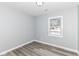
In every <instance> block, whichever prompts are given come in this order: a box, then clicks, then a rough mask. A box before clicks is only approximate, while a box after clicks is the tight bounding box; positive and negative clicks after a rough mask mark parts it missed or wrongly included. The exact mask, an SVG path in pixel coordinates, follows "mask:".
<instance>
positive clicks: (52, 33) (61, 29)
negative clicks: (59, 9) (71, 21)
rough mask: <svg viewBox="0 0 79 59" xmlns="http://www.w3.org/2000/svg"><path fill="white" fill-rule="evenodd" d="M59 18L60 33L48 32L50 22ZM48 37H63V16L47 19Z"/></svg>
mask: <svg viewBox="0 0 79 59" xmlns="http://www.w3.org/2000/svg"><path fill="white" fill-rule="evenodd" d="M56 18H60V21H61V26H60V32H58V33H55V32H51V31H50V20H51V19H56ZM48 36H55V37H63V16H56V17H49V18H48Z"/></svg>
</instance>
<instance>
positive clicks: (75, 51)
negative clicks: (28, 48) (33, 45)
mask: <svg viewBox="0 0 79 59" xmlns="http://www.w3.org/2000/svg"><path fill="white" fill-rule="evenodd" d="M34 41H35V42H39V43H43V44H47V45H50V46H54V47H58V48H61V49H64V50H67V51H71V52H74V53H78V55H79V51H77V50H73V49H70V48H67V47H63V46H59V45H55V44H51V43H47V42H43V41H40V40H34Z"/></svg>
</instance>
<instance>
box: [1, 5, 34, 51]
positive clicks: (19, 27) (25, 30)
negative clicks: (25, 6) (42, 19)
mask: <svg viewBox="0 0 79 59" xmlns="http://www.w3.org/2000/svg"><path fill="white" fill-rule="evenodd" d="M33 24H34V20H33V18H32V17H30V16H27V15H26V14H23V13H22V12H19V11H17V10H16V11H15V10H14V9H11V8H9V7H7V6H4V5H0V52H3V51H5V50H8V49H11V48H13V47H16V46H18V45H21V44H23V43H27V42H29V41H31V40H33V39H34V35H35V34H34V25H33Z"/></svg>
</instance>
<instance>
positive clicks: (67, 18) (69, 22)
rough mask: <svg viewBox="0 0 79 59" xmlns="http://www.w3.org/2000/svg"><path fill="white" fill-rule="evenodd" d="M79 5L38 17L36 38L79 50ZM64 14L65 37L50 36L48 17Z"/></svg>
mask: <svg viewBox="0 0 79 59" xmlns="http://www.w3.org/2000/svg"><path fill="white" fill-rule="evenodd" d="M77 13H78V12H77V7H72V8H68V9H63V10H58V11H56V12H52V13H50V14H48V15H42V16H39V17H38V18H37V26H36V28H37V31H36V34H37V35H36V39H38V40H40V41H44V42H48V43H51V44H56V45H60V46H64V47H67V48H70V49H74V50H77ZM54 16H63V17H64V19H63V21H64V24H63V25H64V30H63V31H64V37H62V38H61V37H54V36H48V18H49V17H54Z"/></svg>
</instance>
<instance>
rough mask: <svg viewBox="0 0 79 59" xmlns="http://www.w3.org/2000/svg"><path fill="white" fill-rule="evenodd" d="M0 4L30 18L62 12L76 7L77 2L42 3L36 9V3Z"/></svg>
mask: <svg viewBox="0 0 79 59" xmlns="http://www.w3.org/2000/svg"><path fill="white" fill-rule="evenodd" d="M0 4H3V5H6V6H9V7H11V8H15V9H17V10H19V11H22V12H24V13H27V14H28V15H32V16H39V15H43V14H45V13H51V12H54V11H56V10H62V9H65V8H70V7H74V6H77V5H78V4H79V3H78V2H44V5H43V6H42V7H38V6H37V5H36V2H5V3H2V2H0Z"/></svg>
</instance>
